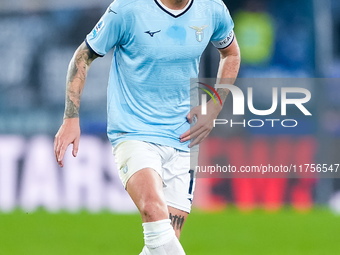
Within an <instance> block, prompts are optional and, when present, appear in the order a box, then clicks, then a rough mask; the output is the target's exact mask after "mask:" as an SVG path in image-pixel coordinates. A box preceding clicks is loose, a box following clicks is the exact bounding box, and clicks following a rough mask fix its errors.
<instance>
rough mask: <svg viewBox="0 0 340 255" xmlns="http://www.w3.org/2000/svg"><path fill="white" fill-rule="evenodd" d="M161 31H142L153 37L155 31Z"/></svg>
mask: <svg viewBox="0 0 340 255" xmlns="http://www.w3.org/2000/svg"><path fill="white" fill-rule="evenodd" d="M159 32H161V30H158V31H155V32H151V31H150V30H149V31H145V32H144V33H146V34H148V35H150V36H151V37H153V36H154V35H155V34H156V33H159Z"/></svg>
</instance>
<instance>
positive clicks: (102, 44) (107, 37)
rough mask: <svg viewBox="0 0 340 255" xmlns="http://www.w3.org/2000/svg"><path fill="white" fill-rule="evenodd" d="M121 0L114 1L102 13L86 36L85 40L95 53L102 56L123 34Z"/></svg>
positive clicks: (118, 41) (117, 42)
mask: <svg viewBox="0 0 340 255" xmlns="http://www.w3.org/2000/svg"><path fill="white" fill-rule="evenodd" d="M120 2H121V1H119V0H116V1H114V2H113V3H112V4H111V5H110V6H109V7H108V8H107V10H106V12H105V13H104V15H103V16H102V17H101V19H100V20H99V21H98V23H97V24H96V25H95V27H94V28H93V30H92V31H91V32H90V33H89V34H88V35H87V36H86V39H85V42H86V44H87V46H89V47H90V48H91V49H92V50H93V51H94V52H95V53H96V54H98V55H99V56H104V55H105V54H106V53H107V52H108V51H109V50H110V49H112V48H114V47H115V46H117V45H118V44H119V43H120V41H121V40H122V38H123V35H124V29H125V24H124V19H123V13H122V9H121V8H119V3H120Z"/></svg>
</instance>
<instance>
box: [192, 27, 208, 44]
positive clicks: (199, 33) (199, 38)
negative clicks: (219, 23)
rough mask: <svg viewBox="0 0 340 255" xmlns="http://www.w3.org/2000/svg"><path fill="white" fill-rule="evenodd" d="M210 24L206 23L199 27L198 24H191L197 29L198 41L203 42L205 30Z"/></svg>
mask: <svg viewBox="0 0 340 255" xmlns="http://www.w3.org/2000/svg"><path fill="white" fill-rule="evenodd" d="M207 27H208V25H204V26H201V27H197V26H191V27H190V28H192V29H194V30H195V31H196V33H195V34H196V40H197V41H198V42H202V40H203V38H204V32H203V30H204V29H205V28H207Z"/></svg>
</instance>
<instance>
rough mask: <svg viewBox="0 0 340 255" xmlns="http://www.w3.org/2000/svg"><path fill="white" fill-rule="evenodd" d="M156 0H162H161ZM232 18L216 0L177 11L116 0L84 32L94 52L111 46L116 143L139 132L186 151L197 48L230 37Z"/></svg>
mask: <svg viewBox="0 0 340 255" xmlns="http://www.w3.org/2000/svg"><path fill="white" fill-rule="evenodd" d="M158 1H159V0H158ZM233 26H234V24H233V21H232V19H231V17H230V14H229V11H228V9H227V8H226V6H225V5H224V3H223V2H222V1H221V0H192V1H191V2H190V4H188V5H187V7H186V8H185V9H184V10H183V11H182V12H181V13H180V14H178V15H177V16H176V15H174V14H173V13H171V12H169V11H168V10H166V9H165V8H164V7H162V5H161V4H160V3H159V2H157V0H115V1H114V2H112V4H111V5H110V6H109V7H108V9H107V10H106V12H105V14H104V15H103V16H102V18H101V19H100V20H99V22H98V23H97V24H96V26H95V28H94V29H93V30H92V32H90V33H89V34H88V35H87V37H86V43H87V45H88V46H89V47H90V48H91V49H92V50H93V51H94V52H96V53H97V54H98V55H100V56H103V55H105V54H106V53H107V52H108V51H109V50H110V49H112V48H114V56H113V61H112V67H111V71H110V78H109V85H108V93H107V104H108V107H107V111H108V126H107V132H108V137H109V139H110V141H111V143H112V144H113V146H115V145H117V144H118V143H119V142H122V141H124V140H142V141H147V142H152V143H157V144H161V145H166V146H171V147H174V148H177V149H179V150H184V151H189V147H188V145H189V142H186V143H181V142H180V139H179V137H180V135H181V134H183V133H184V132H186V131H187V130H188V129H189V128H190V124H189V123H188V121H187V118H186V116H187V114H188V113H189V111H190V78H197V77H198V65H199V61H200V57H201V54H202V53H203V51H204V49H205V48H206V47H207V45H208V43H209V42H210V41H211V42H213V44H214V45H215V46H216V47H217V48H225V47H227V46H229V45H230V44H231V42H232V40H233Z"/></svg>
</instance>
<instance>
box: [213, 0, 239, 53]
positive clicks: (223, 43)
mask: <svg viewBox="0 0 340 255" xmlns="http://www.w3.org/2000/svg"><path fill="white" fill-rule="evenodd" d="M221 5H222V7H221V8H219V10H218V11H217V14H216V18H215V30H214V33H213V35H212V37H211V42H212V44H213V45H214V46H215V47H216V48H218V49H223V48H227V47H228V46H229V45H230V44H231V43H232V42H233V40H234V36H235V35H234V30H233V29H234V22H233V20H232V18H231V16H230V13H229V10H228V8H227V7H226V6H225V4H224V3H223V2H222V3H221Z"/></svg>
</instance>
